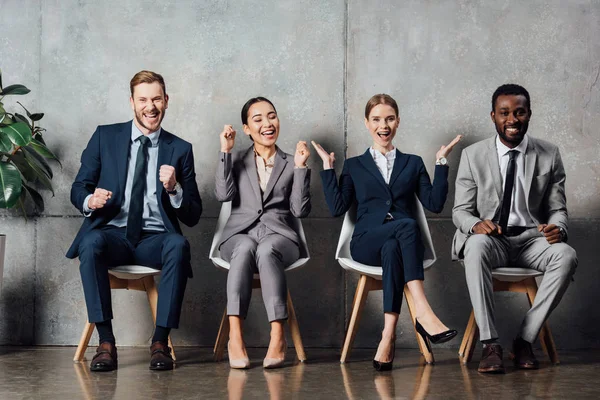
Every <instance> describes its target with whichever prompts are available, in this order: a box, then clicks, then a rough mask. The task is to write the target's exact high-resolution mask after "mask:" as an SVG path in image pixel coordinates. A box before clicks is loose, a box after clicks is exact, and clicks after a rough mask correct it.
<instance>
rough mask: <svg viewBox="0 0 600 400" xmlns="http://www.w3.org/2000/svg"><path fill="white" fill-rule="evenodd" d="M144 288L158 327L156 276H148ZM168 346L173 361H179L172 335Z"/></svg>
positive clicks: (144, 281) (144, 279) (144, 280)
mask: <svg viewBox="0 0 600 400" xmlns="http://www.w3.org/2000/svg"><path fill="white" fill-rule="evenodd" d="M143 284H144V288H145V289H146V295H147V296H148V303H149V304H150V311H151V312H152V320H153V321H154V324H155V325H156V312H157V309H158V290H157V289H156V283H155V282H154V276H146V277H144V278H143ZM168 345H169V347H170V348H171V357H173V360H177V357H175V349H174V348H173V343H172V342H171V335H169V339H168Z"/></svg>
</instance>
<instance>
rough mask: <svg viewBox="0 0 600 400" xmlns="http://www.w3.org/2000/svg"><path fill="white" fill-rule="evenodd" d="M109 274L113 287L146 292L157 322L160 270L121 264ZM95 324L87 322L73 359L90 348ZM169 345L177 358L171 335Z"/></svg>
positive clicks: (82, 355)
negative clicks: (157, 276)
mask: <svg viewBox="0 0 600 400" xmlns="http://www.w3.org/2000/svg"><path fill="white" fill-rule="evenodd" d="M108 274H109V279H110V288H111V289H128V290H129V289H131V290H140V291H142V292H146V295H147V296H148V303H149V304H150V311H151V312H152V319H153V321H154V323H155V324H156V308H157V305H158V291H157V290H156V283H155V282H154V275H160V270H158V269H154V268H150V267H144V266H142V265H120V266H118V267H114V268H111V269H109V270H108ZM95 326H96V324H94V323H90V322H86V323H85V327H84V328H83V333H82V334H81V339H80V340H79V345H78V346H77V350H76V351H75V357H74V358H73V361H77V362H80V361H83V359H84V354H85V351H86V350H87V348H88V345H89V343H90V338H91V337H92V333H94V327H95ZM169 347H170V348H171V356H172V357H173V360H175V350H174V349H173V344H172V343H171V336H169Z"/></svg>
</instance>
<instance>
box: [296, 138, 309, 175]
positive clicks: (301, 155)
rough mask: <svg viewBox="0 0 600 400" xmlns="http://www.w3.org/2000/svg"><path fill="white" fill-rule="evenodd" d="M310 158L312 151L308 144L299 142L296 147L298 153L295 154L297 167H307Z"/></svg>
mask: <svg viewBox="0 0 600 400" xmlns="http://www.w3.org/2000/svg"><path fill="white" fill-rule="evenodd" d="M308 156H310V151H309V150H308V146H307V145H306V142H304V141H302V140H301V141H299V142H298V144H297V145H296V153H295V154H294V164H296V167H302V168H304V167H306V160H308Z"/></svg>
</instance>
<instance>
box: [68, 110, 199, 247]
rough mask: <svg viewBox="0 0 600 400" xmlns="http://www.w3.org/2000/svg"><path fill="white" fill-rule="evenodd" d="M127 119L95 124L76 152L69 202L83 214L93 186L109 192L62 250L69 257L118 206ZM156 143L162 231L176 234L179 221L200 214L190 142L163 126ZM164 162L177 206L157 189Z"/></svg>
mask: <svg viewBox="0 0 600 400" xmlns="http://www.w3.org/2000/svg"><path fill="white" fill-rule="evenodd" d="M132 123H133V122H132V121H129V122H124V123H120V124H114V125H101V126H98V128H97V129H96V132H94V134H93V135H92V138H91V139H90V141H89V143H88V145H87V147H86V148H85V150H84V151H83V153H82V154H81V168H80V169H79V173H78V174H77V177H76V178H75V182H73V185H72V186H71V203H73V205H74V206H75V207H77V209H78V210H79V211H81V212H82V213H83V202H84V200H85V198H86V197H87V196H88V195H90V194H92V193H94V190H95V189H96V188H97V187H99V188H102V189H106V190H110V191H111V192H112V193H113V195H112V197H111V198H110V200H108V202H107V203H106V205H105V206H104V207H103V208H100V209H97V210H95V211H94V212H93V213H92V215H91V216H90V217H87V218H85V219H84V221H83V224H82V225H81V228H80V229H79V232H78V233H77V236H76V237H75V240H74V241H73V243H72V244H71V247H70V248H69V250H68V251H67V257H68V258H75V257H77V256H78V255H79V242H80V241H81V239H82V237H83V236H84V235H85V233H87V232H89V231H90V230H92V229H94V228H97V227H100V226H103V225H106V224H107V223H108V222H110V221H111V220H112V219H113V218H114V217H116V216H117V214H118V213H119V211H120V210H121V204H122V203H123V196H124V191H125V181H126V179H127V162H128V160H129V148H130V145H131V124H132ZM158 146H159V147H158V164H157V171H156V188H157V193H158V194H159V195H158V196H157V197H158V199H157V200H158V207H159V209H160V214H161V216H162V219H163V222H164V224H165V228H166V229H167V231H168V232H176V233H179V234H181V228H180V226H179V221H181V222H183V223H184V224H186V225H187V226H194V225H196V224H197V223H198V220H199V219H200V214H202V200H201V199H200V193H199V192H198V186H197V184H196V173H195V171H194V154H193V153H192V145H191V144H190V143H188V142H186V141H185V140H183V139H180V138H179V137H177V136H175V135H173V134H172V133H169V132H167V131H166V130H164V129H163V130H162V132H161V133H160V137H159V145H158ZM165 164H166V165H171V166H173V167H174V168H175V173H176V179H177V182H179V183H180V184H181V187H182V189H183V200H182V202H181V207H179V208H173V206H172V205H171V202H170V200H169V195H168V194H167V192H166V191H164V190H162V189H161V188H162V187H163V185H162V182H160V180H159V174H158V172H159V171H158V170H159V169H160V166H161V165H165ZM158 189H161V190H158Z"/></svg>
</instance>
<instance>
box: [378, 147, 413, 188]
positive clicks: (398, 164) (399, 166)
mask: <svg viewBox="0 0 600 400" xmlns="http://www.w3.org/2000/svg"><path fill="white" fill-rule="evenodd" d="M407 163H408V156H407V155H406V154H404V153H401V152H400V150H398V149H396V159H395V160H394V168H392V176H391V177H390V185H389V186H390V187H392V185H393V184H394V181H395V180H396V179H397V178H398V176H400V173H401V172H402V171H403V170H404V167H405V166H406V164H407ZM380 175H381V174H380Z"/></svg>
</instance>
